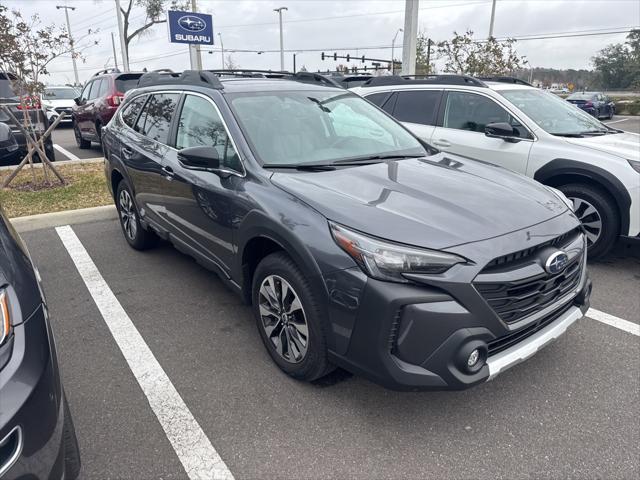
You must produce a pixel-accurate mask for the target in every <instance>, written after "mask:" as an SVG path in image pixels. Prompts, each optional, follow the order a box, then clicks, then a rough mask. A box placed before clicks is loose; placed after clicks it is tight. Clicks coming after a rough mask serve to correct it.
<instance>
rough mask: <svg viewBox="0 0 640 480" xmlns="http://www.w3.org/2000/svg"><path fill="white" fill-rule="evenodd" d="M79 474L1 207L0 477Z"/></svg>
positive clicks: (46, 331) (35, 304)
mask: <svg viewBox="0 0 640 480" xmlns="http://www.w3.org/2000/svg"><path fill="white" fill-rule="evenodd" d="M79 471H80V456H79V450H78V444H77V441H76V434H75V430H74V427H73V421H72V419H71V415H70V413H69V407H68V405H67V402H66V399H65V395H64V389H63V387H62V384H61V382H60V371H59V368H58V359H57V355H56V349H55V342H54V339H53V332H52V330H51V324H50V319H49V313H48V310H47V306H46V303H45V300H44V296H43V293H42V290H41V288H40V281H39V274H38V272H37V270H36V269H34V267H33V265H32V263H31V260H30V258H29V253H28V251H27V249H26V247H25V246H24V244H23V243H22V240H21V239H20V237H19V236H18V234H17V233H16V232H15V230H13V228H12V226H11V224H10V223H9V220H8V219H7V217H6V216H5V214H4V212H3V210H2V207H1V206H0V478H2V479H3V480H5V479H7V480H9V479H31V478H33V479H35V478H38V479H51V480H61V479H66V480H70V479H75V478H76V477H77V476H78V473H79Z"/></svg>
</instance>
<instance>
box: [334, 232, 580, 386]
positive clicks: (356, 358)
mask: <svg viewBox="0 0 640 480" xmlns="http://www.w3.org/2000/svg"><path fill="white" fill-rule="evenodd" d="M560 228H563V227H560ZM551 231H554V230H551ZM559 231H560V232H562V231H566V230H559ZM527 233H532V234H531V235H530V236H531V237H532V238H535V236H534V235H533V232H527ZM547 233H548V231H547ZM513 235H516V237H517V235H518V234H517V233H516V234H513ZM491 242H492V244H493V245H492V246H491V248H490V250H492V251H493V253H494V254H495V252H496V247H498V248H499V246H500V243H501V241H500V240H497V239H492V240H491ZM502 243H504V245H505V249H506V252H505V253H508V252H509V251H514V250H513V249H512V247H509V245H513V244H512V242H510V241H505V242H502ZM518 243H520V248H521V246H522V241H521V239H520V240H518ZM571 245H572V246H573V247H575V245H581V249H580V252H582V253H579V252H578V251H577V250H575V249H574V253H573V254H574V257H573V258H574V259H575V261H576V262H578V264H579V265H581V270H580V272H581V273H580V274H579V277H576V283H575V284H573V286H571V287H570V290H568V291H565V292H564V293H563V294H562V295H561V296H559V297H557V298H556V299H555V300H554V301H552V302H550V303H549V304H545V306H544V308H539V309H538V310H537V311H536V313H535V314H531V315H528V316H526V317H522V318H520V319H517V320H515V321H512V322H507V321H504V320H503V319H502V318H501V317H500V316H499V315H498V314H497V313H496V311H494V310H493V309H492V307H490V306H489V304H488V303H487V301H486V299H485V298H484V297H483V296H482V295H481V294H480V293H479V291H478V290H477V289H476V286H475V280H476V279H477V278H479V277H481V275H479V272H480V271H482V268H481V266H482V265H485V263H480V265H481V266H478V265H475V266H456V267H454V268H452V269H451V271H450V272H447V273H446V274H443V275H442V276H441V277H440V278H438V279H435V280H433V281H432V279H431V278H429V279H420V278H416V279H415V280H416V282H420V283H422V284H394V283H389V282H381V281H377V280H373V279H370V278H363V277H362V275H363V274H362V273H361V272H360V271H359V270H355V269H354V270H348V271H343V272H341V273H339V274H338V273H334V274H333V276H331V277H330V278H328V279H325V282H326V284H327V286H328V287H329V298H330V302H329V305H330V309H329V316H330V318H331V321H332V330H333V332H334V334H335V336H334V339H335V341H334V344H333V345H332V350H331V359H332V361H334V362H335V363H336V364H338V365H340V366H342V367H344V368H346V369H347V370H350V371H353V372H354V373H357V374H359V375H362V376H365V377H367V378H369V379H371V380H373V381H375V382H377V383H379V384H381V385H383V386H385V387H387V388H391V389H397V390H407V389H415V390H442V389H464V388H468V387H471V386H474V385H477V384H479V383H482V382H485V381H487V380H490V379H493V378H495V377H496V376H497V375H498V374H500V373H502V372H504V371H505V370H507V369H508V368H510V367H512V366H514V365H516V364H517V363H520V362H522V361H523V360H526V359H527V358H529V357H531V356H532V355H533V354H535V353H536V352H537V351H538V350H540V349H541V348H543V347H544V346H545V345H547V344H548V343H549V342H551V341H552V340H554V339H556V338H558V337H559V336H560V335H562V333H564V332H565V331H566V330H567V329H568V328H569V326H570V325H572V324H573V323H575V322H576V321H577V320H578V319H580V318H581V317H582V316H583V315H584V313H585V312H586V311H587V310H588V308H589V297H590V294H591V281H590V279H589V277H588V274H587V271H586V255H584V254H583V253H584V249H585V248H586V244H585V243H584V238H583V237H582V236H580V237H579V239H575V240H572V241H571ZM464 248H467V249H471V250H473V249H478V248H479V249H480V250H482V248H483V246H482V245H475V246H467V247H462V248H460V252H459V253H461V254H463V252H462V250H463V249H464ZM510 249H511V250H510ZM498 251H499V250H498ZM468 253H470V252H469V251H468V252H467V255H465V256H466V257H467V258H470V255H469V254H468ZM489 255H491V254H489ZM490 259H491V258H490V257H487V260H490ZM525 268H530V267H529V266H527V267H525ZM567 270H568V269H567ZM484 276H485V277H486V276H487V275H484ZM359 282H365V284H364V286H360V287H358V285H359ZM358 288H360V291H359V292H358ZM338 302H339V304H340V307H338V305H337V303H338ZM346 308H348V309H350V310H351V311H352V312H354V314H355V320H354V322H353V326H352V328H351V331H349V324H348V318H349V317H348V316H347V314H346V313H347V312H346V311H345V310H346ZM474 349H478V350H479V352H480V355H481V358H482V362H481V363H480V365H478V368H475V367H474V368H469V367H468V366H467V364H466V361H467V358H468V356H469V354H470V353H471V352H472V351H473V350H474Z"/></svg>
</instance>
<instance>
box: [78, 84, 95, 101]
mask: <svg viewBox="0 0 640 480" xmlns="http://www.w3.org/2000/svg"><path fill="white" fill-rule="evenodd" d="M91 85H92V84H91V83H87V84H86V85H85V86H84V88H83V89H82V93H81V94H80V100H81V101H84V100H87V99H88V98H89V92H90V91H91Z"/></svg>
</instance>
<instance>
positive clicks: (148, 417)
mask: <svg viewBox="0 0 640 480" xmlns="http://www.w3.org/2000/svg"><path fill="white" fill-rule="evenodd" d="M63 228H64V227H63ZM70 228H71V229H72V232H71V235H72V236H73V233H75V235H77V239H78V240H79V244H80V245H81V247H80V249H86V252H87V253H88V255H89V256H90V258H91V260H92V261H93V264H95V269H97V271H98V272H99V274H100V275H101V278H103V279H104V282H105V283H106V285H102V284H95V282H94V281H95V279H96V275H95V272H93V274H92V273H91V272H89V274H88V275H89V279H88V280H87V266H86V262H85V263H82V262H80V263H79V264H78V266H76V264H74V261H73V260H72V257H71V256H72V255H77V253H78V247H77V246H76V247H73V246H70V245H69V241H68V239H67V240H63V239H64V238H65V236H64V235H62V237H61V235H60V234H59V233H58V231H56V230H55V229H44V230H37V231H32V232H27V233H24V234H23V235H22V236H23V238H24V240H25V241H26V242H27V244H28V246H29V249H30V251H31V254H32V256H33V258H34V261H35V263H36V264H37V266H38V268H39V270H40V272H41V275H42V278H43V282H44V289H45V291H46V294H47V298H48V303H49V307H50V311H51V316H52V318H53V328H54V331H55V334H56V340H57V344H58V350H59V352H58V354H59V358H60V363H61V366H62V370H63V381H64V385H65V389H66V391H67V395H68V398H69V403H70V406H71V410H72V413H73V416H74V420H75V425H76V430H77V434H78V439H79V442H80V448H81V453H82V459H83V472H84V474H83V475H84V477H83V478H100V479H103V478H139V479H146V478H166V479H173V478H186V477H187V474H186V471H185V468H184V467H183V466H182V464H181V462H180V460H179V457H178V455H177V454H176V452H175V451H174V448H173V447H175V445H173V447H172V443H171V442H170V440H169V438H175V436H176V435H183V437H182V441H183V444H182V446H183V447H184V448H186V449H187V450H189V449H192V450H194V451H197V447H198V446H199V445H200V444H202V443H203V442H202V440H203V439H202V438H200V439H198V438H191V437H190V435H191V432H192V430H193V429H189V428H190V427H189V425H185V427H184V429H183V430H181V429H180V428H179V427H180V425H178V429H177V430H178V431H177V432H176V431H165V430H163V428H162V426H161V425H166V418H167V415H168V416H169V417H171V418H173V417H174V416H175V418H181V417H180V415H179V414H180V412H173V411H169V413H168V414H167V412H166V411H165V412H164V413H162V412H160V413H159V409H158V406H157V405H155V403H154V401H153V399H152V398H150V397H149V395H148V392H149V389H151V390H153V389H154V388H156V387H155V386H154V385H151V386H149V382H146V383H145V377H147V376H153V375H152V370H153V369H150V370H149V371H145V370H144V369H143V371H142V372H140V371H136V372H135V373H134V371H132V368H130V363H128V360H129V361H131V359H130V357H129V356H127V355H124V354H123V353H122V352H123V351H126V349H125V350H122V351H121V348H124V347H123V342H124V343H126V342H127V338H122V336H121V337H120V338H118V340H116V338H115V337H114V335H112V331H113V330H112V329H110V328H111V327H108V326H107V325H108V322H106V320H105V318H107V317H109V316H110V315H115V316H116V317H118V319H119V321H120V320H122V317H123V316H124V317H128V319H130V322H131V323H132V324H133V325H134V326H135V329H137V332H139V334H140V337H141V339H142V344H139V343H135V342H134V341H133V340H132V341H131V342H132V343H131V344H130V345H129V346H128V347H127V348H129V352H130V353H129V355H130V354H131V349H132V348H133V349H135V348H138V347H139V348H140V350H141V351H142V350H144V348H146V347H147V346H148V348H149V349H150V351H151V352H152V356H154V357H155V359H156V360H157V364H159V366H160V368H161V370H162V371H163V372H164V373H166V377H168V379H169V380H170V383H171V384H172V385H173V386H174V387H175V389H176V391H177V392H178V394H179V396H180V397H181V399H182V400H183V401H184V409H188V412H190V414H191V415H193V418H194V419H195V421H197V425H199V427H200V428H201V431H202V432H203V433H204V435H206V438H205V440H207V441H208V442H210V445H211V446H212V447H213V448H215V451H216V452H217V454H219V456H220V457H221V459H222V461H223V462H224V464H226V467H225V468H223V469H222V470H221V472H222V473H225V472H226V473H227V474H229V472H230V474H229V475H233V476H234V477H235V478H284V477H287V478H305V479H306V478H367V479H369V478H393V479H395V478H487V479H489V478H491V479H493V478H508V479H516V478H532V477H533V478H561V477H562V478H638V474H639V473H640V422H639V421H638V418H640V376H639V375H638V372H639V371H640V343H639V337H638V336H637V332H636V333H632V332H629V331H625V330H623V329H620V328H616V327H614V326H611V325H607V324H604V323H602V322H600V321H596V320H594V319H591V318H585V319H583V320H581V321H580V322H578V323H577V324H576V325H575V326H573V327H572V328H571V329H570V330H569V331H568V332H567V334H566V335H564V336H563V337H562V338H561V339H559V340H558V341H556V342H555V343H553V344H551V345H549V346H548V347H546V348H545V349H544V350H543V351H541V352H539V353H538V354H537V355H536V356H535V357H533V358H531V359H530V360H528V361H527V362H525V363H523V364H521V365H518V366H516V367H514V368H513V369H511V370H509V371H508V372H506V373H504V374H503V375H501V376H499V377H498V378H497V379H496V380H495V381H492V382H489V383H486V384H483V385H480V386H478V387H476V388H474V389H471V390H467V391H462V392H435V393H433V392H431V393H428V392H422V393H400V392H393V391H388V390H385V389H383V388H381V387H378V386H377V385H374V384H372V383H369V382H368V381H366V380H363V379H361V378H358V377H354V376H351V375H349V374H347V373H345V372H342V371H338V372H336V373H335V374H334V375H332V376H331V377H329V378H328V379H326V380H324V381H321V382H318V383H316V384H305V383H299V382H296V381H294V380H292V379H290V378H289V377H287V376H285V375H284V374H282V373H281V372H280V370H279V369H278V368H277V367H276V366H275V365H274V364H273V363H272V362H271V360H270V358H269V356H268V354H267V352H266V350H265V349H264V347H263V345H262V343H261V341H260V338H259V335H258V332H257V329H256V327H255V323H254V320H253V317H252V315H251V312H250V310H249V308H248V307H246V306H244V305H242V304H241V302H240V300H239V299H238V298H237V297H236V296H235V295H233V294H232V293H231V292H230V291H229V290H227V289H226V288H225V287H224V285H223V284H222V283H221V282H220V281H219V280H218V278H217V277H216V276H215V275H214V274H212V273H209V272H208V271H206V270H205V269H203V268H202V267H200V266H199V265H198V264H196V263H195V262H194V261H193V260H191V259H190V258H189V257H187V256H185V255H183V254H181V253H179V252H177V251H176V250H175V249H173V248H172V247H171V246H169V245H166V244H163V245H160V246H159V247H158V248H156V249H154V250H151V251H148V252H144V253H142V252H137V251H134V250H132V249H130V248H129V247H128V245H127V244H126V242H125V240H124V238H123V236H122V234H121V231H120V228H119V225H118V223H117V221H116V220H109V221H100V222H94V223H85V224H79V225H74V226H72V227H70ZM66 232H67V234H69V229H68V228H67V230H66ZM68 236H69V235H67V237H68ZM63 242H64V243H63ZM74 252H75V253H74ZM74 258H75V257H74ZM92 268H93V267H92ZM590 272H591V275H592V278H593V281H594V288H595V289H594V294H593V297H592V307H593V308H595V309H597V310H599V311H601V312H606V313H608V314H611V315H615V316H616V317H620V318H622V319H625V320H627V321H629V322H633V323H634V324H638V323H640V315H639V313H638V312H640V298H639V296H638V292H639V291H640V252H639V251H638V247H637V246H625V245H620V246H619V247H618V248H617V249H616V251H615V252H614V253H613V254H612V255H610V256H609V258H607V259H605V260H604V261H602V262H599V263H596V264H593V265H591V267H590ZM100 275H98V277H99V276H100ZM83 278H85V280H84V281H83ZM85 282H89V283H85ZM91 282H94V283H93V285H94V287H95V285H102V286H101V287H99V288H97V291H96V289H95V288H94V290H91V293H90V290H89V289H88V287H87V285H90V284H92V283H91ZM107 291H111V292H113V295H114V296H115V299H116V300H117V302H119V305H121V307H122V311H123V312H124V314H123V313H122V312H120V313H118V312H119V310H117V309H116V310H112V311H110V312H109V311H105V310H104V306H102V308H101V309H99V305H102V303H101V302H104V299H105V298H106V297H108V295H107V293H108V292H107ZM122 321H124V320H122ZM121 333H122V331H121ZM119 346H120V348H119ZM142 347H144V348H142ZM134 356H135V351H134ZM134 363H135V359H134ZM137 380H138V381H140V382H141V383H140V384H139V383H138V381H137ZM141 385H146V386H144V387H141ZM157 388H161V387H157ZM162 388H164V387H162ZM160 410H162V409H160ZM165 410H166V409H165ZM182 413H184V412H182ZM163 422H165V423H163ZM175 426H176V425H175V424H174V427H175ZM204 443H206V442H204ZM183 454H184V451H183ZM196 460H197V459H196ZM191 478H197V476H195V475H192V476H191Z"/></svg>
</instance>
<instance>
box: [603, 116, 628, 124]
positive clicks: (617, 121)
mask: <svg viewBox="0 0 640 480" xmlns="http://www.w3.org/2000/svg"><path fill="white" fill-rule="evenodd" d="M627 120H629V119H628V118H623V119H622V120H614V121H613V122H604V124H605V125H613V124H614V123H620V122H626V121H627Z"/></svg>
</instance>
